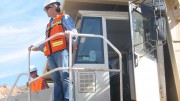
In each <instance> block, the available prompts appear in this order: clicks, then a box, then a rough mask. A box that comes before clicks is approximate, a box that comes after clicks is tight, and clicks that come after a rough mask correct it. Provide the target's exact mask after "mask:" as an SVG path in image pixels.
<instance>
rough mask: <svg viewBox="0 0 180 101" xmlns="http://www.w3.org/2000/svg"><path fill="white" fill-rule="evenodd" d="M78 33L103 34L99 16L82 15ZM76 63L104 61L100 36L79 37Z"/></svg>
mask: <svg viewBox="0 0 180 101" xmlns="http://www.w3.org/2000/svg"><path fill="white" fill-rule="evenodd" d="M79 31H80V33H84V34H96V35H103V32H102V18H101V17H83V18H82V21H81V27H80V30H79ZM75 62H76V63H101V64H102V63H104V50H103V41H102V39H100V38H90V37H79V40H78V50H77V53H76V59H75Z"/></svg>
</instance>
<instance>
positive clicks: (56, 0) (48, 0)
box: [44, 0, 60, 8]
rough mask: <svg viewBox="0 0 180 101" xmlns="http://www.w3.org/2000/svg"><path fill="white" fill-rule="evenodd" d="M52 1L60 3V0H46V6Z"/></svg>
mask: <svg viewBox="0 0 180 101" xmlns="http://www.w3.org/2000/svg"><path fill="white" fill-rule="evenodd" d="M52 3H57V4H58V5H60V2H59V1H58V0H46V1H45V3H44V8H45V7H46V6H47V5H49V4H52Z"/></svg>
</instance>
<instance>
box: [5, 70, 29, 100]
mask: <svg viewBox="0 0 180 101" xmlns="http://www.w3.org/2000/svg"><path fill="white" fill-rule="evenodd" d="M23 75H28V74H27V73H21V74H19V75H18V77H17V79H16V80H15V82H14V84H13V86H12V87H11V89H10V91H9V93H8V95H7V97H6V99H5V100H4V101H8V99H9V96H10V95H11V94H12V91H13V89H14V87H15V86H16V84H17V82H18V80H19V78H20V77H21V76H23Z"/></svg>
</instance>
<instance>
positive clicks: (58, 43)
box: [52, 41, 63, 47]
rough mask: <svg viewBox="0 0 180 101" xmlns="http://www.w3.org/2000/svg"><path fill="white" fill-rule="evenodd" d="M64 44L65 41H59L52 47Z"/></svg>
mask: <svg viewBox="0 0 180 101" xmlns="http://www.w3.org/2000/svg"><path fill="white" fill-rule="evenodd" d="M62 44H63V41H58V42H53V43H52V46H53V47H55V46H59V45H62Z"/></svg>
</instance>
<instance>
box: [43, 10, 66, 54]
mask: <svg viewBox="0 0 180 101" xmlns="http://www.w3.org/2000/svg"><path fill="white" fill-rule="evenodd" d="M62 16H63V15H62V13H60V14H59V15H57V17H56V18H55V19H54V22H53V24H52V26H51V25H50V22H49V23H48V25H47V28H46V37H47V38H49V37H51V36H52V35H54V34H56V33H59V32H64V29H63V26H62ZM65 48H66V38H65V37H64V35H61V36H57V37H55V38H53V39H51V40H49V41H48V42H46V43H45V47H44V55H45V56H49V55H50V54H52V53H54V52H57V51H60V50H63V49H65Z"/></svg>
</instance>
